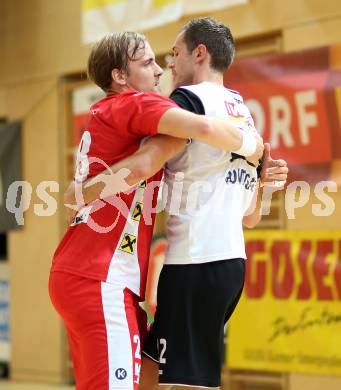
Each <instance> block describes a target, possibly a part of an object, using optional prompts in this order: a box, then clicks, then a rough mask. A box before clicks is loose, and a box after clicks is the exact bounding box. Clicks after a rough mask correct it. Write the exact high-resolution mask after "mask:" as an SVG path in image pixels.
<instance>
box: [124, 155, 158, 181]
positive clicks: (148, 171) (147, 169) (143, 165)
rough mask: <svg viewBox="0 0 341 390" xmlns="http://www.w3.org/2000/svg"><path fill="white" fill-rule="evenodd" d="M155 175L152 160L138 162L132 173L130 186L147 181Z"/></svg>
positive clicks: (145, 159) (146, 159)
mask: <svg viewBox="0 0 341 390" xmlns="http://www.w3.org/2000/svg"><path fill="white" fill-rule="evenodd" d="M154 173H155V172H153V164H152V161H151V159H150V158H144V159H141V161H138V163H137V164H136V166H135V167H134V168H133V170H132V171H131V173H130V175H129V183H128V184H130V185H133V184H136V183H138V182H140V181H141V180H146V179H148V178H149V177H151V176H153V174H154Z"/></svg>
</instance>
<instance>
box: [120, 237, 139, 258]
mask: <svg viewBox="0 0 341 390" xmlns="http://www.w3.org/2000/svg"><path fill="white" fill-rule="evenodd" d="M135 247H136V236H133V235H132V234H127V233H125V234H124V237H123V240H122V241H121V244H120V247H119V249H120V250H121V251H123V252H126V253H129V254H131V255H132V254H133V253H134V252H135Z"/></svg>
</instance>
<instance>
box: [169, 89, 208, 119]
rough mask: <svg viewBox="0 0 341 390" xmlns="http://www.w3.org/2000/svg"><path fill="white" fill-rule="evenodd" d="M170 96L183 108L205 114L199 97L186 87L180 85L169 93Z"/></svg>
mask: <svg viewBox="0 0 341 390" xmlns="http://www.w3.org/2000/svg"><path fill="white" fill-rule="evenodd" d="M170 98H171V99H172V100H173V101H174V102H175V103H176V104H177V105H178V106H180V107H181V108H183V109H185V110H188V111H191V112H194V113H196V114H201V115H205V108H204V105H203V103H202V101H201V99H200V97H199V96H198V95H196V94H195V93H194V92H193V91H191V90H189V89H187V88H183V87H180V88H177V89H175V90H174V91H173V92H172V93H171V95H170Z"/></svg>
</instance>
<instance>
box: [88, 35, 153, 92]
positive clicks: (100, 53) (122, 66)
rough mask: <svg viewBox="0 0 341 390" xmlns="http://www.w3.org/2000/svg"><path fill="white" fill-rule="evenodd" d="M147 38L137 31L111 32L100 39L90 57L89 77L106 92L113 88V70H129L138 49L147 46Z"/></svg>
mask: <svg viewBox="0 0 341 390" xmlns="http://www.w3.org/2000/svg"><path fill="white" fill-rule="evenodd" d="M145 42H146V38H145V37H144V36H143V35H141V34H139V33H136V32H122V33H111V34H108V35H106V36H105V37H103V38H102V39H101V40H99V41H98V42H97V43H96V44H95V45H94V46H93V48H92V50H91V53H90V55H89V59H88V77H89V79H90V80H92V81H93V82H94V83H95V84H97V85H98V86H99V87H100V88H102V89H103V91H104V92H108V91H109V90H110V89H111V83H112V78H111V71H112V70H113V69H115V68H116V69H119V70H123V71H128V63H129V61H131V60H132V59H133V58H134V56H135V54H136V51H137V50H138V49H143V48H144V47H145Z"/></svg>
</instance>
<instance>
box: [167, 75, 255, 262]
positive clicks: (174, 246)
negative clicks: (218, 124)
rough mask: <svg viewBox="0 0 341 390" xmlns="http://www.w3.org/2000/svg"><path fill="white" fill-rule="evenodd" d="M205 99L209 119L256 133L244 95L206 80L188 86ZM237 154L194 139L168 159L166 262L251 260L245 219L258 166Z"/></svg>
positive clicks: (252, 193)
mask: <svg viewBox="0 0 341 390" xmlns="http://www.w3.org/2000/svg"><path fill="white" fill-rule="evenodd" d="M181 89H185V90H189V91H191V92H192V93H194V94H195V95H196V96H197V97H199V98H200V100H201V102H202V104H203V106H204V109H205V114H206V116H208V117H216V118H222V119H228V120H229V121H230V122H231V121H232V122H233V123H234V124H235V125H236V126H238V127H240V128H241V129H243V130H244V131H255V127H254V123H253V120H252V117H251V114H250V112H249V110H248V108H247V107H246V105H245V104H244V102H243V99H242V97H241V96H240V95H239V94H238V93H237V92H235V91H231V90H229V89H227V88H225V87H223V86H220V85H217V84H214V83H210V82H204V83H201V84H198V85H193V86H186V87H182V88H181ZM235 157H236V155H234V156H233V154H232V153H231V152H228V151H222V150H218V149H216V148H214V147H211V146H209V145H206V144H204V143H201V142H198V141H192V143H190V144H189V145H187V147H186V148H185V149H184V151H183V152H181V153H180V154H179V155H177V156H176V157H174V158H173V159H172V160H170V161H168V163H167V164H166V169H165V174H164V181H165V182H164V188H163V202H164V203H165V204H166V210H167V212H168V214H169V217H168V220H167V225H166V231H167V238H168V249H167V252H166V258H165V264H191V263H205V262H211V261H217V260H224V259H233V258H246V256H245V245H244V235H243V226H242V219H243V216H244V214H245V213H246V211H247V209H248V208H249V206H250V204H251V201H252V197H253V195H254V193H255V190H256V183H257V172H256V168H255V167H253V166H251V165H250V164H248V163H247V161H246V160H245V159H242V158H235Z"/></svg>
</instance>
